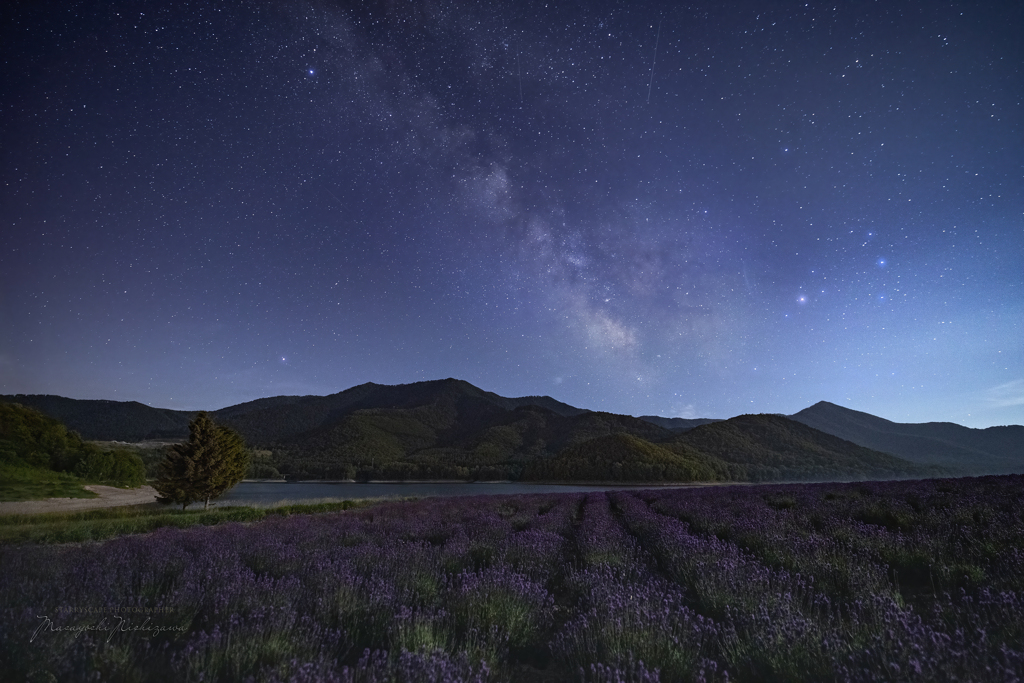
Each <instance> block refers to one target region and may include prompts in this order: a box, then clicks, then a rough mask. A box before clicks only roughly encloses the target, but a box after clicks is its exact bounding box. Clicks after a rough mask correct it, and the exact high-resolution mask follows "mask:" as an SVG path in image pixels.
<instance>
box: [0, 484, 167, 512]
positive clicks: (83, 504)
mask: <svg viewBox="0 0 1024 683" xmlns="http://www.w3.org/2000/svg"><path fill="white" fill-rule="evenodd" d="M85 488H86V489H88V490H89V491H92V492H93V493H97V494H99V498H47V499H45V500H20V501H17V502H14V503H0V515H10V514H26V515H28V514H36V513H40V512H74V511H77V510H93V509H95V508H110V507H117V506H118V505H142V504H144V503H153V502H155V501H156V491H155V490H153V487H152V486H141V487H139V488H137V489H119V488H116V487H113V486H100V485H99V484H89V485H87V486H86V487H85Z"/></svg>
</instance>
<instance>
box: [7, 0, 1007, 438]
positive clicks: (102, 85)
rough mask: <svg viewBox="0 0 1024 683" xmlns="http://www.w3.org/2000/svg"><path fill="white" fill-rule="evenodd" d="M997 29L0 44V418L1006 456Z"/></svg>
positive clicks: (306, 28) (718, 13)
mask: <svg viewBox="0 0 1024 683" xmlns="http://www.w3.org/2000/svg"><path fill="white" fill-rule="evenodd" d="M1022 66H1024V14H1022V5H1021V3H1020V2H1017V1H1016V0H1011V1H1006V2H974V1H971V2H967V1H963V2H946V1H943V2H936V1H935V0H915V1H909V2H908V1H905V0H878V1H872V0H858V1H853V2H828V3H824V2H803V1H801V2H792V1H789V0H774V1H771V2H768V1H764V0H762V1H747V2H742V1H740V2H710V1H709V2H705V3H677V2H660V3H659V2H625V1H620V2H602V1H597V2H512V1H511V0H506V1H504V2H502V1H494V2H488V1H483V2H462V1H455V0H448V1H445V0H429V1H421V0H408V1H405V0H388V1H382V2H359V3H356V2H351V3H345V2H326V1H325V2H303V1H301V0H290V1H288V2H274V1H268V0H250V1H248V2H240V3H239V2H211V1H204V2H192V1H188V0H175V1H174V2H140V1H124V0H113V1H111V2H102V3H100V2H70V1H67V0H59V1H56V0H55V1H52V2H44V1H41V0H15V1H13V2H6V3H4V7H3V8H2V9H0V71H2V73H0V107H2V109H0V393H36V394H44V393H45V394H59V395H63V396H69V397H74V398H93V399H95V398H103V399H114V400H137V401H141V402H144V403H148V404H150V405H153V406H157V407H165V408H176V409H216V408H221V407H224V406H227V405H232V404H236V403H240V402H243V401H247V400H252V399H256V398H260V397H265V396H273V395H280V394H320V395H324V394H329V393H334V392H337V391H341V390H343V389H346V388H348V387H350V386H353V385H356V384H360V383H363V382H371V381H372V382H377V383H383V384H399V383H408V382H415V381H421V380H427V379H439V378H445V377H457V378H459V379H464V380H467V381H469V382H472V383H473V384H475V385H477V386H479V387H481V388H483V389H486V390H489V391H494V392H496V393H499V394H501V395H504V396H522V395H533V394H547V395H550V396H553V397H555V398H557V399H559V400H562V401H565V402H567V403H570V404H572V405H576V406H579V407H584V408H591V409H595V410H607V411H612V412H617V413H624V414H631V415H643V414H647V415H664V416H680V417H730V416H732V415H737V414H741V413H750V412H776V413H787V414H788V413H793V412H796V411H798V410H800V409H802V408H804V407H807V406H809V405H811V404H813V403H815V402H817V401H819V400H827V401H831V402H833V403H837V404H840V405H843V406H847V407H850V408H853V409H856V410H862V411H866V412H870V413H873V414H876V415H879V416H882V417H885V418H888V419H891V420H896V421H901V422H926V421H939V420H948V421H953V422H958V423H960V424H965V425H968V426H973V427H984V426H989V425H996V424H1012V423H1016V424H1020V423H1024V180H1022V175H1024V173H1022V169H1024V143H1022V131H1024V109H1022V97H1024V74H1022Z"/></svg>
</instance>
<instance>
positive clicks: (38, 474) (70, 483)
mask: <svg viewBox="0 0 1024 683" xmlns="http://www.w3.org/2000/svg"><path fill="white" fill-rule="evenodd" d="M87 483H90V482H86V481H83V480H82V479H79V478H78V477H76V476H74V475H72V474H67V473H65V472H54V471H53V470H44V469H37V468H34V467H17V466H14V465H0V503H8V502H14V501H20V500H41V499H44V498H96V497H97V495H96V494H95V493H93V492H92V491H86V490H85V488H84V487H83V485H84V484H87Z"/></svg>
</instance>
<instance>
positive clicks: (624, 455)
mask: <svg viewBox="0 0 1024 683" xmlns="http://www.w3.org/2000/svg"><path fill="white" fill-rule="evenodd" d="M728 476H729V472H728V469H727V468H726V467H725V466H724V463H722V462H721V461H718V460H716V459H715V458H710V457H708V456H706V455H704V454H703V453H700V452H698V451H695V450H692V449H687V448H677V449H676V450H675V451H672V450H668V449H666V448H664V447H662V446H659V445H657V444H653V443H651V442H650V441H645V440H644V439H641V438H638V437H636V436H633V435H632V434H628V433H626V432H616V433H614V434H608V435H606V436H599V437H597V438H594V439H590V440H589V441H584V442H582V443H577V444H574V445H572V446H569V447H568V448H566V449H564V450H563V451H562V452H561V453H559V454H558V455H557V456H556V457H554V458H537V459H535V460H532V461H530V462H529V463H527V465H526V466H525V468H524V470H523V475H522V478H523V479H524V480H526V481H602V482H606V481H624V482H656V481H672V482H692V481H723V480H726V479H728Z"/></svg>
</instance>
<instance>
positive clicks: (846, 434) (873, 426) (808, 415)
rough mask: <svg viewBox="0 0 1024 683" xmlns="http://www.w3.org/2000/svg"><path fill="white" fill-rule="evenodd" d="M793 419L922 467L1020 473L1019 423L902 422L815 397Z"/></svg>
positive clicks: (1023, 462) (1022, 438)
mask: <svg viewBox="0 0 1024 683" xmlns="http://www.w3.org/2000/svg"><path fill="white" fill-rule="evenodd" d="M792 419H793V420H796V421H798V422H802V423H804V424H806V425H809V426H811V427H814V428H815V429H819V430H821V431H823V432H826V433H828V434H833V435H835V436H838V437H840V438H842V439H846V440H848V441H852V442H853V443H856V444H859V445H861V446H865V447H868V448H873V449H875V450H879V451H883V452H885V453H892V454H893V455H897V456H899V457H901V458H905V459H907V460H910V461H911V462H916V463H919V464H922V465H939V466H941V467H945V468H947V469H949V470H951V471H957V472H960V473H964V474H989V473H1019V472H1024V427H1022V426H1020V425H1012V426H1008V427H989V428H988V429H971V428H969V427H963V426H961V425H958V424H953V423H950V422H926V423H922V424H905V423H900V422H890V421H889V420H886V419H884V418H881V417H876V416H874V415H870V414H868V413H862V412H859V411H856V410H850V409H849V408H843V407H842V406H837V405H835V404H833V403H828V402H826V401H821V402H819V403H816V404H814V405H813V406H811V407H809V408H805V409H803V410H801V411H800V412H799V413H797V414H796V415H793V416H792Z"/></svg>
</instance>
